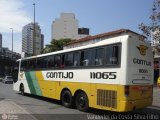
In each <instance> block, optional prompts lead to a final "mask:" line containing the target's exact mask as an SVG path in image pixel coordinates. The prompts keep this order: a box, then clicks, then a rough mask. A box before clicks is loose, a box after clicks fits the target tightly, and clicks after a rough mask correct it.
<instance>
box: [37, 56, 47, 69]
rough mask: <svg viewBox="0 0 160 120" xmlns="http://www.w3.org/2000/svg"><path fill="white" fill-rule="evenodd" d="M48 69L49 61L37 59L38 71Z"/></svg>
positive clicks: (42, 58) (43, 58) (41, 58)
mask: <svg viewBox="0 0 160 120" xmlns="http://www.w3.org/2000/svg"><path fill="white" fill-rule="evenodd" d="M46 67H47V59H46V58H45V57H40V58H37V67H36V68H38V69H43V68H46Z"/></svg>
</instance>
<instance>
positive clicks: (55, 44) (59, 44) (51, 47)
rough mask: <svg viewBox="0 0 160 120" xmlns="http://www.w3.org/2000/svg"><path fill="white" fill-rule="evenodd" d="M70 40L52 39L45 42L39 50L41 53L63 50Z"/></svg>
mask: <svg viewBox="0 0 160 120" xmlns="http://www.w3.org/2000/svg"><path fill="white" fill-rule="evenodd" d="M69 42H71V39H59V40H55V39H53V40H52V41H51V42H50V44H47V45H46V46H45V48H44V49H43V50H42V51H41V53H49V52H54V51H59V50H63V47H64V46H65V45H66V44H67V43H69Z"/></svg>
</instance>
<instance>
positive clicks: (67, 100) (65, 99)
mask: <svg viewBox="0 0 160 120" xmlns="http://www.w3.org/2000/svg"><path fill="white" fill-rule="evenodd" d="M60 100H61V102H62V105H63V106H65V107H67V108H71V107H72V106H73V101H74V99H73V96H72V94H71V91H70V90H69V89H67V88H64V89H63V90H62V92H61V98H60Z"/></svg>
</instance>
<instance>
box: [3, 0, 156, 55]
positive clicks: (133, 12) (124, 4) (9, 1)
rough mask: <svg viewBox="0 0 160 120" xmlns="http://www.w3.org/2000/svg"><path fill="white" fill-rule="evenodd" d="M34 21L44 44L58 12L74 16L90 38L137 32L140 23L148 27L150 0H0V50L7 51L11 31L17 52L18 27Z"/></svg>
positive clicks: (19, 51)
mask: <svg viewBox="0 0 160 120" xmlns="http://www.w3.org/2000/svg"><path fill="white" fill-rule="evenodd" d="M33 3H35V4H36V5H35V9H36V12H35V14H36V15H35V16H36V17H35V19H36V22H38V23H39V25H40V27H41V30H42V34H44V44H49V43H50V41H51V24H52V21H54V20H55V18H59V17H60V14H61V13H74V14H75V17H76V19H77V20H78V21H79V27H87V28H89V29H90V35H96V34H101V33H105V32H110V31H113V30H118V29H122V28H124V29H130V30H132V31H134V32H138V33H140V34H141V33H142V32H141V31H140V30H139V29H138V25H139V24H140V23H142V22H143V23H145V24H150V23H151V21H150V19H149V16H150V15H151V9H152V5H153V0H0V33H1V34H2V35H3V47H8V48H9V49H10V50H11V44H12V42H11V41H12V37H11V36H12V34H11V29H10V28H13V41H14V42H13V45H14V47H13V50H14V51H15V52H18V53H21V49H22V47H21V46H22V27H23V26H25V25H26V24H28V23H30V22H32V21H33Z"/></svg>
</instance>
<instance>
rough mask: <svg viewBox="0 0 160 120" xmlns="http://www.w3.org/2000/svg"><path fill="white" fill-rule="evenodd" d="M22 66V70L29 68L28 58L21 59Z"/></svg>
mask: <svg viewBox="0 0 160 120" xmlns="http://www.w3.org/2000/svg"><path fill="white" fill-rule="evenodd" d="M20 68H21V69H20V71H25V70H27V61H26V60H22V61H21V67H20Z"/></svg>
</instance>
